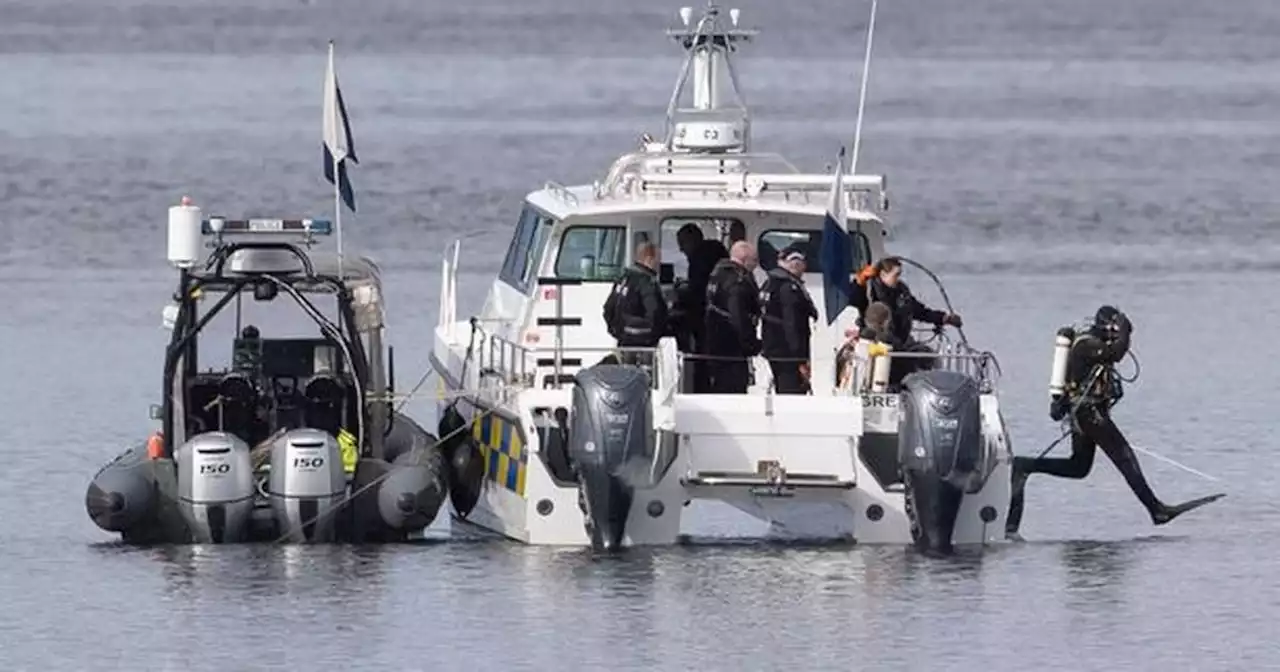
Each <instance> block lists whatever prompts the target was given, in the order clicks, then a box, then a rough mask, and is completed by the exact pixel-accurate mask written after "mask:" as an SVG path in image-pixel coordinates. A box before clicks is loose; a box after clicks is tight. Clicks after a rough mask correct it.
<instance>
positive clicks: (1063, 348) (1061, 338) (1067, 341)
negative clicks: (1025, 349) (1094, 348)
mask: <svg viewBox="0 0 1280 672" xmlns="http://www.w3.org/2000/svg"><path fill="white" fill-rule="evenodd" d="M1073 335H1074V334H1073V333H1072V332H1071V330H1070V329H1069V328H1067V327H1063V328H1062V329H1059V330H1058V336H1057V338H1055V339H1054V341H1053V367H1052V369H1051V370H1050V371H1049V398H1051V399H1052V398H1054V397H1057V396H1059V395H1061V394H1062V393H1063V392H1064V391H1066V385H1067V356H1068V355H1069V354H1070V353H1071V341H1072V337H1073Z"/></svg>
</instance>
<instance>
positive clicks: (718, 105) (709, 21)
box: [663, 4, 756, 153]
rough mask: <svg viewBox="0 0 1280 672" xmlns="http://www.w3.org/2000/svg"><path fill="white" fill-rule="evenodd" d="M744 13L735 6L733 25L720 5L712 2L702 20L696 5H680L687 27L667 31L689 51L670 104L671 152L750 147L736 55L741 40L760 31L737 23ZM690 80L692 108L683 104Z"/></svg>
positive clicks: (668, 133)
mask: <svg viewBox="0 0 1280 672" xmlns="http://www.w3.org/2000/svg"><path fill="white" fill-rule="evenodd" d="M741 14H742V13H741V12H740V11H739V10H738V9H737V8H733V9H730V10H729V11H728V15H729V23H731V24H732V25H731V26H725V25H723V24H722V19H721V10H720V8H719V7H718V6H716V5H715V4H708V5H707V7H706V8H705V9H704V10H703V11H702V14H701V15H700V16H699V17H698V20H697V21H694V20H693V19H694V13H693V8H692V7H681V8H680V11H679V16H680V23H681V24H682V25H683V27H682V28H679V29H673V30H668V31H667V35H668V36H669V37H672V38H675V40H676V41H677V42H678V43H679V44H680V45H681V47H683V48H684V49H685V51H686V56H685V59H684V63H683V65H682V66H681V68H680V76H679V77H678V78H677V79H676V85H675V88H674V90H672V92H671V99H670V101H668V103H667V123H666V129H665V133H664V135H665V138H664V139H663V145H664V146H665V148H666V149H667V151H672V150H676V151H682V152H684V151H694V152H713V153H719V152H728V151H741V150H744V149H745V148H746V145H747V142H748V137H749V134H750V115H749V113H748V112H747V107H746V101H745V100H744V99H743V95H742V87H741V86H740V84H739V82H738V73H737V69H736V68H735V67H734V63H733V59H732V54H733V52H734V51H735V50H736V48H737V43H739V42H746V41H749V40H750V39H751V38H752V37H753V36H755V35H756V31H754V30H745V29H742V28H739V27H738V20H739V18H740V17H741ZM723 79H728V83H729V84H730V88H731V89H732V93H731V96H730V98H731V99H733V100H732V102H731V101H730V100H724V99H722V97H721V95H720V84H721V83H722V80H723ZM686 84H690V85H691V89H692V91H691V93H692V95H693V100H692V106H691V107H688V108H681V107H680V98H681V94H682V92H683V91H684V89H685V85H686ZM734 103H736V105H735V104H734Z"/></svg>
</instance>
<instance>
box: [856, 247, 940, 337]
mask: <svg viewBox="0 0 1280 672" xmlns="http://www.w3.org/2000/svg"><path fill="white" fill-rule="evenodd" d="M851 296H852V300H851V301H850V303H851V304H852V305H853V306H854V307H855V308H857V309H858V312H859V313H860V314H861V313H865V312H866V308H867V306H869V305H871V304H872V303H875V302H877V301H879V302H880V303H883V304H885V305H886V306H888V307H889V310H891V311H892V314H893V323H892V325H891V328H892V331H893V336H894V338H896V339H897V340H898V341H900V342H902V343H904V344H907V345H908V346H910V345H912V344H915V340H914V339H913V338H912V336H911V328H912V326H913V325H914V324H915V323H916V322H926V323H928V324H932V325H934V326H936V327H941V326H944V325H948V324H950V325H952V326H955V327H961V326H964V322H963V321H962V320H961V319H960V316H959V315H956V314H955V313H945V312H943V311H941V310H934V309H932V308H930V307H928V306H926V305H924V304H923V303H921V302H920V300H919V299H917V298H916V297H915V295H914V294H912V293H911V289H910V288H909V287H907V283H905V282H903V281H902V260H901V259H899V258H897V257H885V258H884V259H881V260H880V261H878V262H876V263H875V264H874V265H872V266H867V267H866V268H864V269H862V271H860V272H859V273H858V274H857V276H855V278H854V288H853V292H852V293H851ZM917 345H918V344H917Z"/></svg>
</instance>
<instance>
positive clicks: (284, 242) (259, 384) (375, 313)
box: [158, 218, 391, 456]
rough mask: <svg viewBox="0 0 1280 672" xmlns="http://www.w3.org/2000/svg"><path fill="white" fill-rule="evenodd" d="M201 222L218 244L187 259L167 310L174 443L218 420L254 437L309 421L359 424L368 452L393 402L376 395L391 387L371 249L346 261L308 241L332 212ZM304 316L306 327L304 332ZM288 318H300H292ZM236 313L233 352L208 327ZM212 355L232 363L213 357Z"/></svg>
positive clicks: (352, 428) (335, 426)
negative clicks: (215, 349) (190, 263)
mask: <svg viewBox="0 0 1280 672" xmlns="http://www.w3.org/2000/svg"><path fill="white" fill-rule="evenodd" d="M291 225H294V226H295V227H296V229H297V230H290V228H291ZM304 225H305V227H304ZM202 227H203V233H204V234H205V236H206V237H212V238H214V241H213V243H212V247H213V251H212V253H211V254H210V255H209V257H208V259H207V260H206V261H205V262H204V264H203V265H201V266H196V267H193V268H184V269H182V270H181V272H180V275H179V281H178V289H177V292H176V293H175V295H174V302H173V304H171V305H170V306H168V307H167V308H166V310H165V321H166V326H169V327H170V328H171V329H172V336H171V339H170V342H169V346H168V348H167V350H166V354H165V363H164V383H163V384H164V390H165V395H164V400H163V403H162V404H161V406H160V408H159V409H158V411H159V413H158V415H159V419H160V420H161V422H162V427H163V430H162V431H163V435H164V436H165V437H166V441H165V445H166V451H169V454H171V451H172V449H173V447H174V446H179V445H182V443H183V442H184V441H186V440H187V439H188V438H189V437H191V436H194V435H196V434H200V433H202V432H207V431H215V430H217V431H226V432H229V433H231V434H234V435H236V436H238V437H240V438H241V439H243V440H244V441H245V442H246V443H248V444H249V445H250V446H254V445H258V444H260V443H262V442H264V441H266V440H267V439H268V438H270V437H271V436H272V435H273V434H275V433H278V432H280V431H282V430H288V429H295V428H299V427H310V428H314V429H320V430H323V431H325V432H328V433H329V434H331V435H334V436H339V435H340V433H341V432H343V431H345V432H348V433H350V434H351V435H353V437H354V439H355V442H356V445H357V446H359V447H361V452H362V454H365V455H373V456H377V455H378V454H379V453H380V448H381V444H382V441H381V439H382V437H383V435H384V433H385V429H386V428H387V427H388V414H389V413H390V408H391V406H390V404H388V403H386V402H385V400H383V399H377V398H371V391H373V390H382V389H384V388H386V389H389V387H390V384H389V381H387V380H386V377H387V376H386V375H385V374H384V371H383V356H382V348H383V343H382V329H383V325H384V317H383V306H382V299H381V282H380V276H379V271H378V268H377V266H376V265H375V264H374V263H373V262H372V261H370V260H368V259H366V258H363V257H357V258H348V259H346V260H343V261H342V262H339V259H338V258H337V257H336V256H334V255H332V254H324V253H318V254H317V253H311V252H309V251H308V250H309V248H310V247H311V245H312V244H313V243H314V239H313V238H312V236H313V235H315V234H317V233H319V234H325V233H327V232H328V222H324V221H322V220H222V219H218V218H213V219H210V220H205V221H204V222H202ZM304 228H305V229H306V230H305V231H304V230H303V229H304ZM235 238H255V239H254V240H235ZM263 238H265V239H266V240H263ZM228 239H231V240H228ZM282 300H283V301H285V302H286V303H285V305H281V304H280V303H279V302H280V301H282ZM326 304H327V305H326ZM290 305H291V306H292V307H293V308H294V310H292V311H291V310H289V307H288V306H290ZM264 308H265V309H266V310H263V309H264ZM246 313H267V314H264V315H263V317H265V318H275V319H263V320H261V321H260V320H257V319H246ZM289 313H293V315H288V314H289ZM298 315H301V316H302V317H303V322H304V324H306V325H307V326H306V327H305V330H306V331H307V332H309V333H307V334H306V335H302V336H299V335H298V334H297V333H296V329H297V327H296V326H295V325H296V323H297V322H298V320H297V316H298ZM280 317H285V318H286V319H287V318H288V317H292V318H293V320H291V321H292V322H293V323H294V324H293V325H290V327H283V326H282V323H281V322H280V320H279V318H280ZM215 318H221V319H218V320H216V321H215ZM227 322H231V326H232V332H231V334H230V336H231V339H230V340H231V348H230V357H229V358H228V359H225V360H223V359H222V358H219V357H216V355H213V354H212V352H211V351H212V348H210V347H208V344H207V343H206V344H205V346H206V347H203V348H202V347H201V344H202V341H207V340H212V341H213V342H214V343H217V342H225V341H222V339H220V338H213V339H207V338H206V337H208V336H211V335H214V334H215V333H216V332H219V331H223V330H222V329H215V328H214V325H215V324H217V325H218V326H224V325H226V323H227ZM223 333H225V331H223ZM219 335H220V334H219ZM206 359H208V360H210V361H216V360H222V362H221V363H220V364H215V365H211V366H210V365H205V360H206ZM389 360H390V352H389V351H388V361H389ZM382 406H385V409H382V408H381V407H382ZM384 410H385V412H382V411H384Z"/></svg>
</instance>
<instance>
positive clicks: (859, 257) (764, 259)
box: [756, 229, 871, 273]
mask: <svg viewBox="0 0 1280 672" xmlns="http://www.w3.org/2000/svg"><path fill="white" fill-rule="evenodd" d="M848 242H849V248H850V253H851V254H852V255H853V270H855V271H856V270H858V269H860V268H862V267H863V266H866V265H867V264H869V263H871V243H869V242H868V241H867V237H866V236H865V235H863V234H862V233H861V232H859V231H850V232H849V241H848ZM796 243H800V244H801V245H803V246H804V248H805V266H806V272H807V273H821V272H822V229H771V230H769V231H765V232H764V233H762V234H760V239H759V241H758V242H757V243H756V251H757V253H758V254H759V255H760V268H762V269H764V270H765V271H772V270H773V269H775V268H777V267H778V253H780V252H782V251H783V250H785V249H787V247H788V246H789V245H794V244H796Z"/></svg>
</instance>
